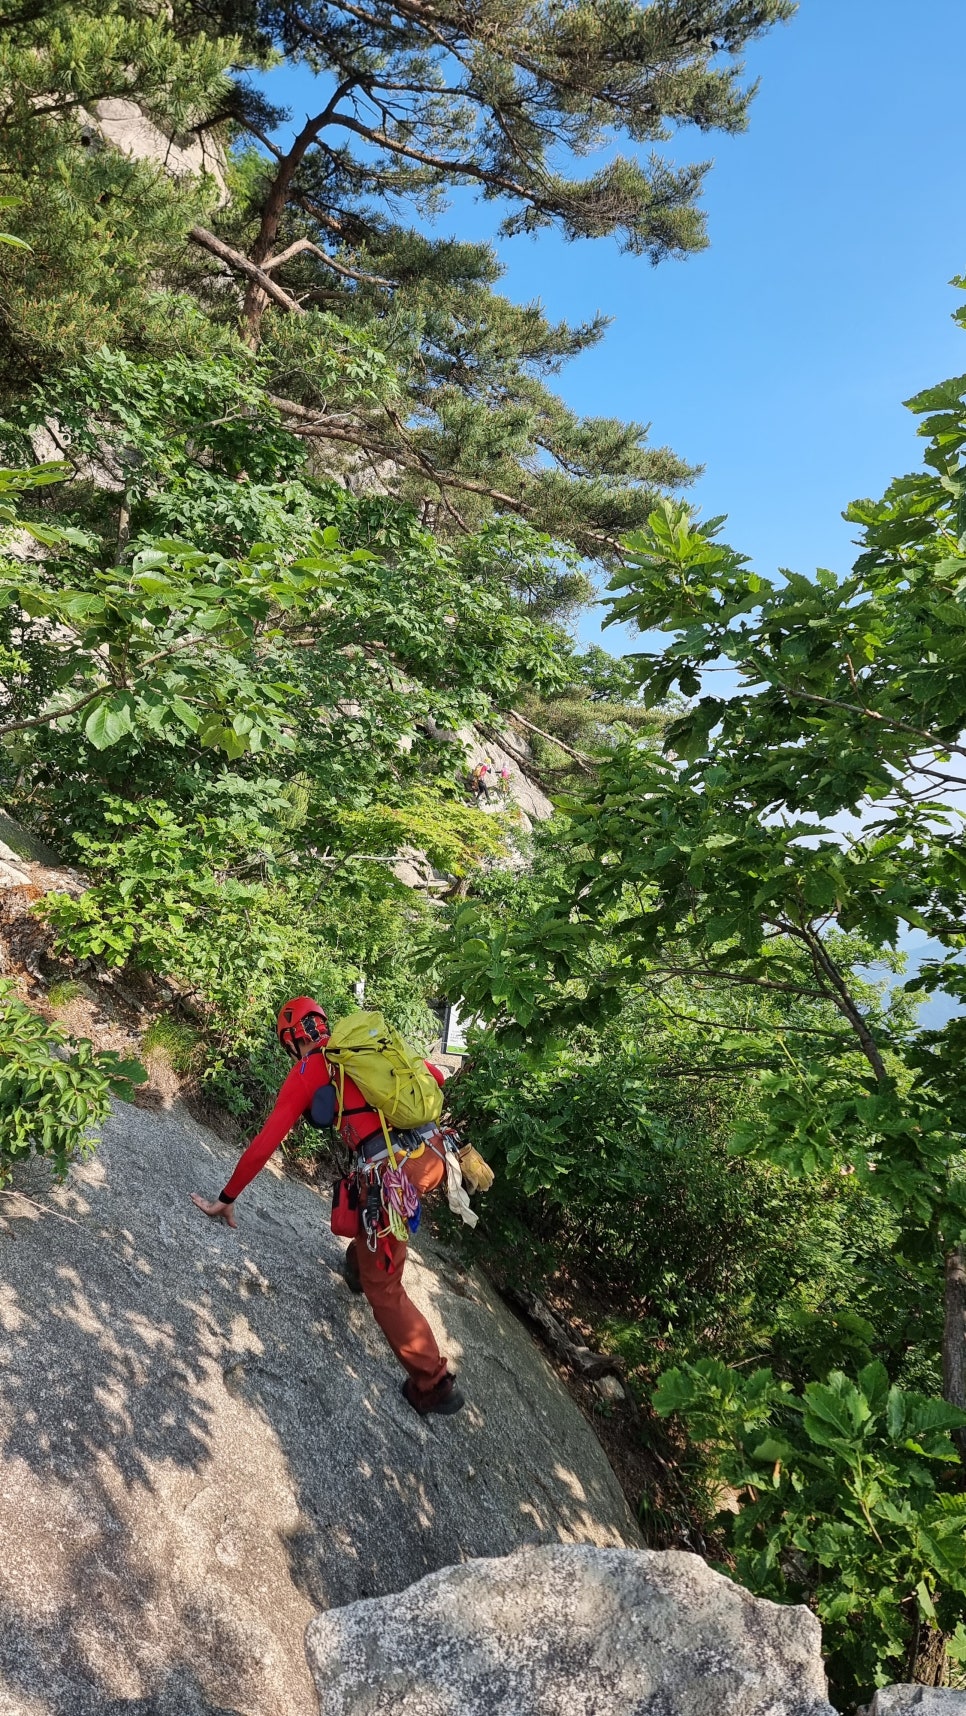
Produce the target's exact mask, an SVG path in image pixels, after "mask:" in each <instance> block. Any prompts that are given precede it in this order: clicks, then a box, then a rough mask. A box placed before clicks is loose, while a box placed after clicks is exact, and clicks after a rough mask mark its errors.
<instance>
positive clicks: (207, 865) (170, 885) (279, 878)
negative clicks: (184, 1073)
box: [37, 798, 434, 1117]
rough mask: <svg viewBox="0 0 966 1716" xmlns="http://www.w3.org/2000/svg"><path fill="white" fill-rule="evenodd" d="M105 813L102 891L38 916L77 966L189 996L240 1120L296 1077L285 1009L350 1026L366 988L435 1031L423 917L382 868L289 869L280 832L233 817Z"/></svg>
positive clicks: (98, 887) (87, 860) (97, 885)
mask: <svg viewBox="0 0 966 1716" xmlns="http://www.w3.org/2000/svg"><path fill="white" fill-rule="evenodd" d="M102 806H103V814H104V820H105V822H106V823H108V824H112V823H113V824H114V827H115V829H116V838H114V839H112V840H93V839H91V838H90V837H88V836H86V835H85V836H81V835H77V836H75V845H76V847H77V849H78V851H79V852H80V853H81V855H82V858H83V861H84V865H85V869H86V870H87V871H88V873H89V874H90V876H91V878H92V886H91V887H90V888H88V889H87V890H86V892H85V893H84V894H82V895H81V896H80V897H79V898H76V899H75V898H72V897H71V896H69V895H67V894H48V895H47V896H46V898H45V899H44V900H43V901H42V902H41V903H40V904H39V905H38V907H37V910H38V912H40V913H41V915H43V917H44V918H45V919H46V920H47V921H48V922H49V923H50V924H51V925H52V926H53V927H54V929H55V930H56V932H57V945H58V947H59V948H60V949H61V950H62V951H64V952H66V953H68V954H70V955H71V956H73V957H74V958H78V959H86V958H95V959H98V960H100V961H103V962H104V963H105V964H107V965H109V966H112V967H114V968H121V967H123V966H125V965H128V964H130V965H132V966H136V967H138V968H139V969H141V970H143V971H148V972H151V973H153V974H155V975H158V976H162V977H164V978H166V979H169V980H173V981H174V982H176V983H177V984H179V985H180V986H181V988H182V989H183V990H184V991H186V992H187V993H188V994H190V995H191V997H192V998H193V1000H194V1003H195V1005H196V1006H197V1007H198V1009H199V1012H200V1014H201V1021H202V1031H203V1035H204V1039H205V1045H204V1046H205V1050H206V1055H205V1068H204V1077H205V1080H206V1082H207V1083H208V1084H209V1085H210V1086H211V1087H212V1092H213V1094H214V1095H216V1097H217V1099H218V1101H219V1102H220V1103H221V1104H222V1106H223V1107H225V1108H226V1109H227V1110H228V1111H229V1112H230V1113H232V1114H235V1115H237V1116H239V1117H242V1116H244V1115H246V1114H247V1113H248V1112H249V1111H250V1110H251V1109H252V1108H256V1107H258V1106H259V1105H260V1104H262V1103H263V1102H264V1101H265V1099H266V1098H267V1097H268V1096H269V1095H273V1094H274V1092H275V1089H276V1088H277V1086H278V1084H279V1083H280V1082H281V1079H282V1078H283V1077H284V1075H285V1072H286V1071H287V1070H288V1063H287V1062H286V1061H285V1060H284V1057H283V1056H282V1055H281V1053H280V1051H279V1050H278V1046H277V1044H276V1043H275V1032H274V1022H275V1015H276V1013H277V1010H278V1008H279V1006H280V1005H281V1003H282V1002H283V1001H284V1000H285V998H286V996H288V995H298V994H311V995H315V996H317V998H318V1000H319V1001H320V1002H322V1004H323V1005H324V1006H325V1007H326V1009H327V1010H331V1011H332V1012H333V1013H335V1014H338V1013H340V1012H346V1011H348V1010H349V1009H350V1008H352V1007H354V1006H356V1005H357V1003H356V1001H355V998H354V996H353V993H352V985H353V983H354V982H355V981H356V980H358V978H359V977H361V976H362V975H363V974H364V975H365V977H366V981H367V996H368V998H369V999H370V1001H371V1002H372V1004H373V1005H375V1006H381V1007H383V1008H385V1010H386V1011H387V1012H388V1013H390V1014H391V1016H392V1017H393V1019H394V1020H395V1022H396V1023H397V1024H398V1025H399V1026H400V1027H401V1028H402V1029H404V1030H406V1031H407V1032H409V1033H411V1034H413V1035H415V1036H417V1037H419V1036H421V1035H426V1034H427V1031H428V1030H432V1029H433V1028H434V1022H432V1021H431V1020H430V1016H429V1014H428V1012H427V1010H426V1007H425V1004H424V1003H423V1001H422V998H421V988H422V985H421V982H419V981H417V979H416V978H415V977H414V975H413V971H412V967H411V961H410V949H411V945H414V943H415V938H416V935H417V932H418V931H419V929H420V926H421V921H422V913H423V911H424V908H423V907H422V905H421V903H420V902H419V901H417V900H416V899H415V898H414V896H413V895H412V894H411V893H410V892H409V890H407V889H404V888H402V886H401V885H400V884H399V883H397V882H396V881H395V880H394V878H392V877H391V876H389V875H387V874H386V872H385V870H384V868H383V867H382V866H381V865H373V864H368V865H366V866H365V871H366V874H365V876H359V875H358V874H357V873H353V867H352V866H349V867H348V869H347V870H346V871H344V872H341V871H340V872H339V873H337V874H333V871H332V869H330V868H324V867H320V866H318V865H315V864H311V863H305V864H292V863H290V862H288V861H287V860H285V859H279V858H278V857H277V856H276V852H275V851H274V850H273V847H272V843H271V842H272V833H271V831H270V830H268V829H266V828H264V827H262V826H259V825H253V824H252V823H251V822H250V821H245V820H244V819H241V818H239V817H237V816H231V815H228V816H221V815H202V814H200V813H198V814H195V815H194V816H192V817H187V816H186V817H184V818H183V819H181V818H179V817H177V816H175V815H174V814H173V813H172V812H171V811H170V810H169V809H167V808H166V807H165V806H164V805H163V804H161V803H157V802H152V801H144V802H142V803H141V804H139V805H136V806H135V805H131V804H126V803H124V802H123V801H121V800H110V799H107V798H104V799H103V800H102ZM281 836H282V839H283V841H284V839H285V838H286V831H285V830H284V829H282V830H281ZM275 844H276V846H277V845H278V844H279V831H278V830H276V831H275ZM360 868H361V866H356V867H355V870H356V872H357V871H358V870H359V869H360ZM146 1046H147V1045H146Z"/></svg>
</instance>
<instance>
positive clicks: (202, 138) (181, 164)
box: [81, 99, 228, 203]
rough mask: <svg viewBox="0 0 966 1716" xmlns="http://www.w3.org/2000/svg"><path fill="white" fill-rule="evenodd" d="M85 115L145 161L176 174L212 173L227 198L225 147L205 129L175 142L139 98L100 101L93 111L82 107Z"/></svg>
mask: <svg viewBox="0 0 966 1716" xmlns="http://www.w3.org/2000/svg"><path fill="white" fill-rule="evenodd" d="M81 118H82V120H86V121H87V124H88V127H89V129H90V131H92V132H94V133H97V134H99V135H100V136H101V137H103V138H104V140H105V142H107V143H110V144H112V145H113V147H114V148H115V149H120V150H121V151H122V153H123V154H125V155H135V156H137V158H138V159H139V160H142V161H156V162H157V163H158V166H159V167H163V168H164V170H165V172H166V173H170V174H171V175H172V177H173V178H183V177H184V176H185V175H186V174H189V173H191V174H201V173H208V174H209V175H210V176H211V178H212V179H214V181H215V183H216V185H217V186H218V194H219V202H222V203H223V202H224V201H225V200H226V198H227V195H228V191H227V186H226V182H225V156H224V151H223V150H222V149H221V148H220V147H219V146H218V145H217V144H214V143H213V142H212V140H211V138H210V137H209V136H208V135H207V134H206V133H205V132H204V131H200V132H195V133H193V134H192V135H190V136H188V137H184V138H182V139H181V140H180V141H179V142H175V141H174V140H173V139H172V138H170V137H168V136H166V135H165V133H164V132H163V131H161V130H159V128H158V126H157V125H155V123H154V121H153V119H149V118H148V115H147V114H146V113H145V112H144V111H143V110H142V109H141V108H140V107H139V106H138V104H137V102H136V101H125V100H123V99H117V100H108V101H98V102H96V103H95V104H94V109H93V113H92V114H86V113H85V112H84V111H83V109H81Z"/></svg>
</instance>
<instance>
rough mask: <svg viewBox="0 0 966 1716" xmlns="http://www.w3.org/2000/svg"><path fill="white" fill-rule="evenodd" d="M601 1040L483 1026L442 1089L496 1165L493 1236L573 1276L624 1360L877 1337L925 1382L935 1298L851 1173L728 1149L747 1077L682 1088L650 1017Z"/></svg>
mask: <svg viewBox="0 0 966 1716" xmlns="http://www.w3.org/2000/svg"><path fill="white" fill-rule="evenodd" d="M594 1048H596V1044H595V1045H593V1047H592V1048H591V1049H590V1051H589V1052H588V1051H587V1050H586V1049H585V1050H583V1052H582V1051H581V1049H580V1048H579V1047H578V1046H577V1045H575V1046H574V1047H573V1048H570V1049H567V1050H566V1051H563V1052H561V1053H558V1054H550V1053H548V1054H547V1055H546V1056H545V1057H544V1058H543V1059H542V1060H538V1059H537V1058H536V1057H535V1056H532V1055H531V1056H527V1055H524V1054H522V1053H520V1052H519V1051H518V1050H516V1049H514V1048H512V1047H509V1046H507V1045H505V1044H501V1043H500V1042H499V1041H498V1040H494V1039H493V1038H491V1037H481V1038H478V1039H477V1040H476V1043H475V1046H474V1053H473V1056H472V1059H471V1061H470V1062H469V1064H468V1065H467V1066H466V1068H465V1069H464V1071H463V1072H462V1073H461V1075H460V1077H459V1079H458V1080H457V1081H456V1083H455V1085H454V1086H453V1087H452V1097H451V1100H452V1102H453V1104H454V1105H455V1107H456V1108H457V1109H458V1110H459V1112H460V1113H461V1115H462V1116H463V1117H464V1118H465V1120H466V1122H467V1125H468V1127H469V1130H470V1133H471V1135H472V1136H473V1137H474V1139H475V1140H476V1141H477V1142H478V1143H479V1145H480V1148H481V1149H482V1151H483V1154H484V1155H485V1156H486V1157H487V1159H488V1160H489V1161H491V1162H492V1164H493V1166H494V1168H496V1169H497V1170H498V1179H497V1183H496V1185H495V1187H494V1189H493V1191H492V1192H491V1193H490V1194H489V1195H488V1198H487V1212H486V1213H487V1220H486V1234H485V1241H484V1243H485V1244H486V1245H487V1246H488V1247H492V1245H493V1242H494V1240H495V1239H497V1238H498V1239H499V1240H500V1241H501V1242H502V1244H503V1245H504V1247H505V1248H506V1250H507V1252H508V1254H509V1255H510V1256H512V1258H513V1260H514V1267H515V1268H519V1267H528V1268H529V1269H530V1271H531V1273H532V1274H534V1275H537V1276H539V1275H541V1274H545V1275H546V1274H551V1273H552V1272H553V1271H554V1270H555V1269H557V1268H563V1269H565V1270H566V1271H567V1272H568V1273H569V1274H570V1276H571V1277H573V1278H577V1279H579V1281H580V1282H581V1283H582V1285H583V1286H584V1287H587V1288H589V1289H590V1290H591V1292H592V1293H593V1294H594V1297H595V1300H596V1320H597V1323H598V1327H599V1328H602V1329H603V1332H604V1333H605V1334H606V1336H607V1338H608V1341H609V1344H610V1345H611V1346H612V1347H615V1348H616V1349H617V1350H618V1351H619V1352H620V1354H621V1356H622V1357H623V1359H624V1360H625V1363H626V1364H627V1365H628V1367H629V1368H630V1369H631V1370H635V1369H640V1370H643V1371H646V1372H648V1373H649V1374H650V1375H651V1376H653V1374H654V1372H655V1370H656V1369H658V1368H661V1367H662V1366H665V1365H667V1364H669V1363H672V1362H675V1361H676V1360H679V1359H694V1358H700V1357H704V1356H706V1355H709V1354H714V1355H716V1356H717V1357H719V1358H724V1359H726V1360H728V1361H730V1362H736V1361H737V1360H738V1359H743V1360H745V1361H747V1360H748V1358H750V1357H751V1358H757V1359H758V1360H759V1361H766V1360H767V1361H768V1362H771V1363H772V1364H773V1365H774V1366H775V1368H776V1369H777V1370H778V1371H779V1372H780V1373H781V1374H782V1375H784V1376H785V1377H787V1378H790V1379H791V1380H793V1381H795V1382H806V1381H808V1380H810V1379H811V1378H813V1377H817V1378H822V1377H824V1376H825V1375H826V1374H827V1372H828V1371H829V1370H830V1369H831V1368H833V1367H834V1366H836V1365H838V1366H841V1365H847V1366H848V1367H850V1368H856V1367H857V1366H858V1365H861V1364H863V1363H865V1362H868V1361H869V1359H870V1358H871V1357H872V1356H873V1353H877V1354H878V1355H879V1356H883V1357H888V1360H889V1362H890V1364H891V1365H893V1367H894V1369H895V1371H896V1373H897V1374H898V1373H899V1371H900V1368H901V1367H909V1368H908V1369H905V1368H903V1369H902V1374H903V1375H904V1376H907V1377H908V1378H909V1379H910V1380H911V1379H912V1377H913V1376H914V1377H915V1380H916V1381H917V1383H918V1382H919V1381H920V1380H922V1381H924V1382H925V1383H926V1386H927V1387H931V1386H933V1385H934V1383H935V1382H936V1381H937V1380H938V1379H937V1378H936V1377H935V1375H934V1374H932V1373H931V1372H930V1371H928V1370H927V1371H926V1372H925V1373H924V1374H923V1373H922V1372H920V1371H917V1370H915V1368H914V1366H915V1365H916V1364H918V1362H919V1355H920V1354H921V1352H922V1351H923V1349H925V1350H928V1351H929V1353H930V1354H932V1353H934V1351H935V1349H936V1347H937V1346H938V1316H939V1310H938V1307H937V1306H936V1304H935V1301H934V1296H932V1295H931V1294H930V1292H929V1289H928V1286H923V1285H922V1284H921V1283H920V1282H919V1281H918V1280H917V1279H916V1278H915V1276H914V1275H913V1274H912V1272H911V1271H910V1270H909V1269H908V1268H906V1267H905V1266H904V1265H903V1263H902V1261H901V1259H900V1258H898V1257H897V1256H896V1255H895V1251H894V1247H893V1243H892V1242H893V1239H894V1231H895V1229H894V1225H890V1217H889V1215H888V1212H885V1211H883V1209H882V1207H881V1205H880V1204H879V1203H878V1202H877V1201H876V1200H875V1199H873V1198H872V1197H871V1196H870V1195H869V1194H868V1193H867V1192H866V1191H865V1190H864V1189H863V1188H862V1187H861V1186H860V1185H859V1184H858V1182H857V1180H856V1179H855V1177H854V1176H851V1177H849V1176H841V1175H830V1176H821V1177H820V1176H812V1177H811V1178H809V1179H808V1180H805V1181H797V1182H791V1181H790V1180H789V1178H788V1177H787V1176H786V1175H785V1174H784V1173H783V1172H782V1170H781V1169H778V1168H774V1167H771V1166H769V1165H767V1164H762V1163H751V1162H746V1161H744V1160H739V1159H736V1158H735V1157H733V1156H731V1155H730V1154H729V1153H728V1150H727V1137H728V1132H729V1129H730V1125H731V1123H732V1121H733V1119H734V1116H735V1114H736V1113H741V1112H744V1113H748V1112H750V1111H751V1108H752V1102H753V1097H752V1095H751V1093H749V1092H748V1091H747V1090H743V1089H742V1087H741V1086H740V1085H738V1084H735V1085H734V1086H732V1087H730V1088H729V1087H722V1085H721V1084H720V1083H719V1085H718V1086H717V1088H715V1087H711V1088H710V1089H706V1090H703V1091H697V1090H695V1089H694V1088H693V1081H689V1082H688V1087H687V1089H685V1090H684V1091H682V1089H681V1085H682V1082H683V1081H680V1080H678V1081H674V1080H670V1079H668V1078H662V1077H661V1076H660V1073H659V1071H657V1070H655V1068H654V1066H653V1065H652V1064H651V1063H649V1061H648V1058H647V1054H646V1050H647V1042H646V1039H645V1035H644V1033H643V1032H641V1034H640V1037H639V1041H638V1045H637V1049H636V1051H634V1052H628V1051H627V1050H624V1049H622V1048H618V1047H617V1046H616V1045H615V1047H614V1048H613V1050H612V1052H611V1053H610V1054H609V1056H608V1058H607V1061H606V1063H605V1062H602V1061H601V1060H600V1059H599V1058H598V1055H599V1051H598V1054H596V1055H595V1053H594V1052H593V1050H594ZM793 1186H794V1195H792V1188H793ZM468 1243H469V1245H470V1246H471V1247H472V1246H473V1244H474V1240H473V1236H470V1238H469V1240H468Z"/></svg>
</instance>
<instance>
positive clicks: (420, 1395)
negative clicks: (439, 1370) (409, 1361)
mask: <svg viewBox="0 0 966 1716" xmlns="http://www.w3.org/2000/svg"><path fill="white" fill-rule="evenodd" d="M402 1397H403V1399H404V1401H405V1402H406V1405H407V1406H411V1407H412V1409H413V1411H414V1412H418V1413H419V1416H420V1418H425V1417H426V1416H427V1414H428V1413H430V1412H439V1413H440V1414H441V1415H442V1416H443V1417H444V1418H452V1416H453V1414H454V1412H458V1411H459V1410H460V1407H461V1406H463V1405H464V1400H463V1396H462V1395H461V1393H460V1391H459V1389H458V1388H457V1386H456V1378H455V1376H450V1375H449V1374H447V1375H446V1376H444V1377H442V1378H441V1379H440V1381H439V1382H438V1383H437V1384H436V1386H435V1388H426V1389H423V1388H414V1387H413V1384H412V1382H411V1380H410V1378H409V1377H407V1378H406V1380H405V1382H404V1383H403V1385H402Z"/></svg>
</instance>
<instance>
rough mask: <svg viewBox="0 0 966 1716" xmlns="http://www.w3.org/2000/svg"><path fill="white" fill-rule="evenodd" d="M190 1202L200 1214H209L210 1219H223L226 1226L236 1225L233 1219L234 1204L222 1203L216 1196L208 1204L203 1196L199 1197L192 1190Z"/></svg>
mask: <svg viewBox="0 0 966 1716" xmlns="http://www.w3.org/2000/svg"><path fill="white" fill-rule="evenodd" d="M191 1202H192V1203H193V1204H194V1205H195V1207H196V1208H197V1209H199V1210H200V1211H201V1213H202V1215H206V1216H210V1217H211V1219H212V1221H223V1222H224V1223H225V1226H226V1227H237V1226H238V1223H237V1221H236V1220H235V1206H234V1204H223V1203H222V1201H221V1199H220V1198H216V1199H215V1201H214V1202H213V1203H210V1204H209V1203H207V1202H206V1201H205V1199H204V1198H199V1196H198V1194H197V1192H192V1194H191Z"/></svg>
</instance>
